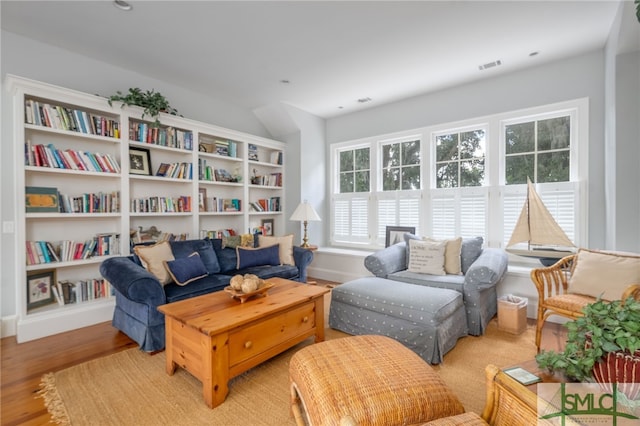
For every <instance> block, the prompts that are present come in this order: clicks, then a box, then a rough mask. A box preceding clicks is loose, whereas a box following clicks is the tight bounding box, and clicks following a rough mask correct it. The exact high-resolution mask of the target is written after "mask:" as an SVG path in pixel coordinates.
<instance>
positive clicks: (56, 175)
mask: <svg viewBox="0 0 640 426" xmlns="http://www.w3.org/2000/svg"><path fill="white" fill-rule="evenodd" d="M6 82H7V84H6V87H7V89H8V91H9V92H11V94H12V96H13V98H12V99H13V105H12V109H11V111H12V112H11V114H12V116H13V126H12V127H13V133H12V135H13V143H14V150H13V151H14V153H15V154H14V155H15V161H16V164H18V166H17V167H16V176H15V180H16V187H17V188H18V189H17V191H16V197H17V201H16V203H17V206H16V210H17V211H18V212H19V213H18V216H17V218H16V233H15V252H16V270H15V274H16V280H15V281H16V293H17V300H18V305H17V308H16V330H17V338H18V342H23V341H27V340H31V339H35V338H40V337H44V336H47V335H51V334H55V333H59V332H63V331H68V330H72V329H75V328H80V327H84V326H87V325H91V324H95V323H98V322H103V321H109V320H111V318H112V315H113V309H114V300H115V297H113V296H112V295H111V290H109V291H108V292H107V294H105V295H104V296H103V297H102V298H99V299H96V300H87V301H82V302H80V303H67V304H62V305H60V304H59V300H58V299H56V298H55V297H52V298H51V299H50V300H47V301H46V302H43V301H42V300H39V301H36V303H33V301H32V300H30V297H33V295H32V294H31V293H29V285H31V284H33V280H34V277H38V278H39V277H40V276H42V277H44V279H51V280H54V281H56V283H52V284H54V285H57V282H65V283H66V282H81V281H82V282H91V280H96V282H98V281H97V280H101V279H102V277H101V276H100V272H99V266H100V264H101V263H102V261H104V260H105V259H106V258H108V257H111V256H115V255H126V254H128V253H129V252H130V247H131V243H132V242H134V241H137V240H142V239H144V238H147V237H148V235H157V234H149V233H148V232H150V231H152V232H154V233H155V232H159V233H160V235H163V234H173V235H174V236H179V237H180V238H199V237H200V236H201V235H203V234H204V233H206V235H220V232H231V231H233V232H236V233H242V232H247V229H255V228H258V227H260V226H261V218H262V217H264V216H269V217H270V218H273V220H274V226H275V229H278V230H283V229H285V219H284V214H283V213H282V211H281V210H283V209H284V193H285V192H284V190H285V189H284V184H283V185H282V186H270V185H253V184H252V182H251V178H252V177H255V176H267V177H268V176H271V175H274V176H275V175H277V178H278V179H279V181H281V182H284V179H283V176H284V174H285V166H284V158H283V157H284V156H283V153H284V149H285V146H286V145H285V144H283V143H282V142H278V141H275V140H270V139H266V138H262V137H258V136H254V135H250V134H246V133H242V132H238V131H235V130H231V129H225V128H222V127H219V126H215V125H211V124H207V123H202V122H198V121H194V120H190V119H186V118H182V117H178V116H172V115H167V114H161V117H160V122H161V123H162V124H161V127H160V128H159V129H158V130H154V129H152V127H153V126H152V123H151V122H149V121H147V120H143V119H142V109H141V108H137V107H133V106H129V107H127V108H124V109H123V108H120V107H119V106H114V107H111V106H109V104H108V102H107V99H105V98H102V97H99V96H95V95H93V94H87V93H82V92H78V91H74V90H70V89H66V88H62V87H58V86H54V85H50V84H46V83H42V82H37V81H33V80H28V79H24V78H21V77H17V76H12V75H8V76H7V77H6ZM45 106H46V108H47V113H46V114H48V116H47V117H45V116H44V115H38V116H36V113H37V112H42V113H43V114H44V108H45ZM56 116H57V118H56ZM38 121H39V122H38ZM45 122H46V123H45ZM42 123H45V125H43V124H42ZM83 124H84V127H82V126H83ZM169 135H171V136H170V137H169ZM141 139H142V140H143V141H142V142H141V141H140V140H141ZM150 142H157V143H150ZM34 147H36V148H34ZM37 150H40V151H37ZM135 150H138V151H137V152H135ZM132 152H135V153H140V152H142V153H144V154H143V158H144V157H146V152H148V154H149V157H148V160H149V164H148V168H147V167H143V168H142V169H140V168H138V167H135V170H133V172H134V173H131V171H132V170H131V169H132V164H131V161H132V157H131V155H132ZM65 153H67V154H69V155H70V156H71V157H72V158H73V154H74V153H75V154H77V155H83V154H86V155H87V156H88V157H89V160H91V161H92V163H91V165H92V166H93V167H89V166H87V167H85V168H83V167H82V166H81V165H80V164H78V163H77V162H75V159H74V163H71V162H69V157H68V155H67V154H65ZM52 154H53V155H54V157H51V155H52ZM56 154H57V157H55V155H56ZM98 156H99V158H98ZM102 156H104V157H105V158H107V160H105V158H102ZM63 157H64V158H63ZM92 158H93V160H92ZM256 158H257V159H258V161H254V160H255V159H256ZM36 159H37V161H36ZM44 159H46V161H44ZM65 159H66V160H67V161H65ZM50 160H53V161H50ZM82 160H83V161H82V162H84V160H85V159H84V157H82ZM105 161H107V162H106V163H105ZM109 161H111V162H115V163H116V164H117V167H115V166H114V164H112V163H110V162H109ZM74 164H75V166H74ZM163 164H167V165H169V166H171V165H176V166H175V167H178V168H179V167H184V168H183V169H182V173H179V172H178V173H177V174H174V175H172V176H173V177H171V176H158V175H156V174H157V173H158V170H159V169H160V166H161V165H163ZM52 165H53V166H54V167H49V166H52ZM104 165H107V166H108V165H111V166H112V167H110V168H109V167H107V168H106V169H105V168H104V167H103V166H104ZM183 165H184V166H183ZM63 167H64V168H63ZM201 167H202V168H203V170H204V169H206V168H207V167H208V168H209V172H210V176H211V180H209V177H207V178H206V179H204V178H203V177H202V176H201V175H200V169H201ZM97 170H102V171H97ZM165 170H172V169H168V168H163V169H162V171H165ZM173 170H175V168H174V169H173ZM178 170H180V169H178ZM220 170H223V171H225V173H220ZM143 171H144V173H149V174H137V173H140V172H143ZM216 171H218V175H216V174H215V173H216ZM176 176H181V177H176ZM216 177H220V178H221V179H217V180H214V179H216ZM222 179H228V180H229V181H225V180H222ZM272 179H273V178H272ZM34 190H39V191H40V192H37V191H35V192H34ZM34 193H35V194H36V195H40V194H45V195H47V194H49V195H51V196H53V195H54V194H57V200H58V201H59V204H61V205H64V207H65V209H67V210H69V211H73V212H74V213H71V212H69V213H66V212H65V213H61V212H59V211H55V210H54V211H51V208H50V207H49V208H45V209H37V208H36V209H34V208H33V204H32V199H29V203H30V204H29V207H30V208H29V211H28V212H27V201H26V194H30V195H31V194H34ZM96 195H98V196H99V197H103V196H104V197H105V198H104V199H108V198H106V197H108V196H111V197H112V198H111V199H109V200H115V201H113V202H111V201H109V202H104V201H103V198H100V201H99V203H98V204H99V206H98V207H96V206H95V205H94V204H93V201H95V196H96ZM86 197H89V199H90V200H92V201H91V204H89V205H90V206H91V207H90V208H86V207H87V203H86V201H85V198H86ZM91 197H93V198H91ZM31 198H34V197H33V196H32V197H31ZM201 198H202V200H203V202H206V206H208V207H211V208H210V209H201V208H200V206H199V201H200V199H201ZM260 199H266V200H273V199H277V200H278V205H279V206H280V207H279V211H265V212H253V211H251V207H250V201H256V200H260ZM176 200H178V201H177V202H178V204H176ZM158 201H160V202H161V203H162V204H161V205H162V206H163V207H164V206H165V204H164V203H165V202H166V203H167V204H166V205H167V206H169V205H170V203H171V202H172V203H173V206H174V209H175V210H178V207H177V206H178V205H179V206H180V207H179V208H180V209H188V211H172V212H155V211H153V212H149V211H148V210H153V209H155V208H156V207H157V206H158V204H156V202H158ZM71 203H73V204H71ZM147 203H148V205H147ZM214 203H215V206H216V207H215V208H214V207H213V206H214ZM69 206H71V208H68V207H69ZM103 206H109V207H108V208H104V207H103ZM150 207H153V209H151V208H150ZM225 208H236V209H237V210H234V211H223V209H225ZM216 209H217V211H216ZM90 210H98V211H101V212H100V213H89V212H88V211H90ZM140 210H142V211H140ZM71 220H73V222H71ZM106 235H109V236H115V235H117V236H118V237H117V242H116V243H115V244H116V245H117V249H118V253H116V252H112V253H111V254H109V255H107V256H105V255H98V253H97V252H96V253H95V254H96V255H90V256H91V257H88V258H84V259H77V260H71V261H60V262H55V261H49V262H46V261H42V260H41V259H40V258H39V256H38V258H37V259H36V258H35V257H34V256H36V255H37V253H34V252H33V248H34V244H35V243H38V245H40V244H43V243H44V244H45V246H40V247H41V249H42V248H44V247H48V245H47V244H51V245H52V248H51V249H49V250H53V251H59V250H60V248H59V247H62V245H63V244H67V243H68V242H73V243H74V244H81V243H82V244H87V241H90V240H92V239H96V240H99V239H100V238H105V236H106ZM115 240H116V239H115V238H114V239H112V240H111V241H115ZM99 241H103V240H99ZM26 246H28V247H29V249H25V247H26ZM65 247H66V246H65ZM86 247H87V249H88V250H89V249H91V245H90V244H87V245H86ZM103 247H111V246H110V245H109V244H105V245H103ZM107 252H108V251H105V252H100V253H107ZM65 253H68V251H65ZM74 253H76V252H74ZM49 257H50V259H52V258H53V256H49ZM72 257H73V256H71V257H69V256H67V257H66V258H67V259H70V258H72ZM78 257H81V256H78ZM59 258H61V259H62V258H63V257H62V256H59ZM27 260H28V261H27ZM45 260H46V259H45ZM38 262H39V263H38ZM47 274H51V275H47ZM47 277H50V278H47ZM51 293H54V292H53V291H51ZM63 302H64V300H63Z"/></svg>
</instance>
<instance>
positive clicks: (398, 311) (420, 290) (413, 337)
mask: <svg viewBox="0 0 640 426" xmlns="http://www.w3.org/2000/svg"><path fill="white" fill-rule="evenodd" d="M329 326H330V327H331V328H335V329H337V330H341V331H344V332H345V333H349V334H354V335H362V334H379V335H383V336H388V337H391V338H393V339H395V340H397V341H399V342H400V343H402V344H404V345H405V346H406V347H408V348H409V349H411V350H412V351H414V352H415V353H417V354H418V355H419V356H420V357H421V358H422V359H424V360H425V361H427V362H428V363H430V364H439V363H440V362H441V361H442V357H443V356H444V354H446V353H447V352H449V351H450V350H451V349H453V347H454V346H455V344H456V342H457V340H458V339H459V338H460V337H462V336H466V335H467V317H466V314H465V310H464V304H463V301H462V294H460V293H459V292H457V291H455V290H448V289H444V288H434V287H426V286H421V285H416V284H409V283H403V282H399V281H393V280H387V279H385V278H377V277H365V278H358V279H356V280H353V281H349V282H346V283H344V284H342V285H339V286H337V287H335V288H334V289H333V290H332V291H331V305H330V308H329Z"/></svg>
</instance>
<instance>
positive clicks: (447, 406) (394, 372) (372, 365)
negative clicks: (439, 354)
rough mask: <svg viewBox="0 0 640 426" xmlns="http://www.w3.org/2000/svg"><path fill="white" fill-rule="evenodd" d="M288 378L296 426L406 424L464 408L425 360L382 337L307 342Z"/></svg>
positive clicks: (295, 355) (290, 365) (425, 420)
mask: <svg viewBox="0 0 640 426" xmlns="http://www.w3.org/2000/svg"><path fill="white" fill-rule="evenodd" d="M289 378H290V384H291V410H292V413H293V416H294V417H295V419H296V423H297V424H298V425H304V424H309V425H313V426H318V425H335V426H337V425H365V424H366V425H381V426H382V425H384V426H392V425H406V424H414V423H423V422H427V421H430V420H434V419H438V418H441V417H447V416H452V415H457V414H461V413H463V412H464V408H463V406H462V404H461V403H460V401H459V400H458V398H457V397H456V396H455V395H454V394H453V392H452V391H451V389H449V388H448V387H447V385H446V384H445V383H444V381H443V380H442V379H441V378H440V376H439V375H438V373H436V372H435V371H434V370H433V368H431V366H430V365H429V364H427V363H425V362H424V361H423V360H422V359H421V358H420V357H419V356H417V355H416V354H415V353H413V352H412V351H411V350H409V349H407V348H406V347H404V346H403V345H402V344H400V343H398V342H397V341H395V340H393V339H391V338H388V337H385V336H350V337H344V338H341V339H335V340H329V341H326V342H321V343H317V344H315V345H311V346H307V347H305V348H303V349H301V350H299V351H298V352H296V353H295V354H294V355H293V357H292V358H291V361H290V364H289ZM301 407H302V409H301ZM305 418H306V423H305Z"/></svg>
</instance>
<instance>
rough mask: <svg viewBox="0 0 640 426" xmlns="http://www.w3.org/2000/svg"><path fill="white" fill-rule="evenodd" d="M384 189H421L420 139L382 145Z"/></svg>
mask: <svg viewBox="0 0 640 426" xmlns="http://www.w3.org/2000/svg"><path fill="white" fill-rule="evenodd" d="M381 161H382V190H383V191H398V190H411V189H420V141H419V140H412V141H407V142H396V143H388V144H384V145H382V158H381Z"/></svg>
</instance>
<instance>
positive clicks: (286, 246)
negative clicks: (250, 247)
mask: <svg viewBox="0 0 640 426" xmlns="http://www.w3.org/2000/svg"><path fill="white" fill-rule="evenodd" d="M275 244H280V263H282V264H283V265H295V264H296V262H295V261H294V260H293V234H288V235H284V236H282V237H268V236H266V235H258V246H259V247H270V246H273V245H275Z"/></svg>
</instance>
